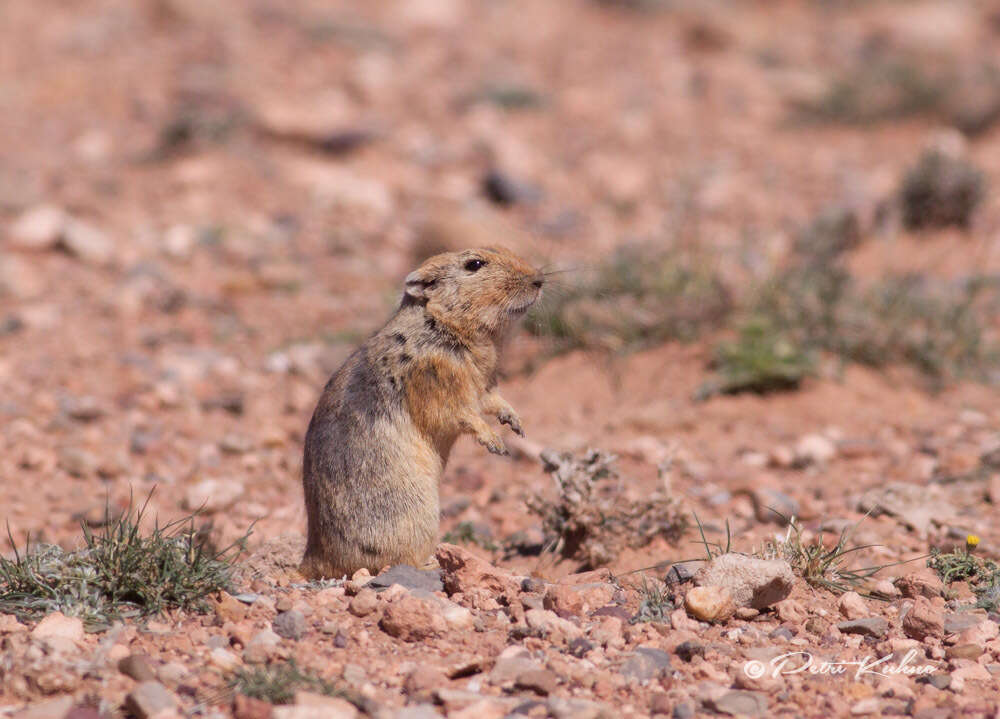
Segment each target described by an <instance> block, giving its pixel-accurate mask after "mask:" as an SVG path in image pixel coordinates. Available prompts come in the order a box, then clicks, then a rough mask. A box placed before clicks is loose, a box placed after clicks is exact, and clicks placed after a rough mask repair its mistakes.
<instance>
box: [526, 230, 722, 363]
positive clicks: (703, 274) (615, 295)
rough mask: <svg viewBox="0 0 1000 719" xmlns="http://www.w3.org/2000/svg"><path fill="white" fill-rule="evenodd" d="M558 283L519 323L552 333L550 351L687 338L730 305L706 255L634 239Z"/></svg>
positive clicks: (630, 346)
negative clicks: (572, 280) (572, 279)
mask: <svg viewBox="0 0 1000 719" xmlns="http://www.w3.org/2000/svg"><path fill="white" fill-rule="evenodd" d="M562 289H563V291H562V293H561V294H558V295H556V296H555V297H554V299H552V300H549V301H546V302H543V303H542V304H541V305H540V306H537V307H536V308H533V309H532V310H531V312H530V313H529V315H528V319H527V322H526V327H527V329H528V331H530V332H532V333H533V334H536V335H539V336H542V337H548V338H550V339H552V340H553V341H554V342H555V345H556V351H569V350H572V349H579V348H601V349H606V350H611V351H622V350H629V349H636V348H641V347H646V346H650V345H654V344H657V343H661V342H665V341H667V340H680V341H690V340H693V339H695V338H697V337H698V336H699V335H700V334H701V333H702V332H704V331H705V330H707V329H710V328H714V327H718V326H719V325H721V324H722V322H723V321H724V320H725V319H726V317H728V315H729V313H730V311H731V309H732V301H731V298H730V294H729V292H728V291H727V289H726V288H725V286H724V285H723V284H722V281H721V280H720V279H719V277H718V275H717V274H716V273H715V272H713V271H712V270H711V269H710V268H709V267H708V266H707V264H706V263H705V262H699V261H697V260H696V259H692V258H690V257H684V256H682V255H680V254H679V253H677V252H663V251H661V250H652V249H649V248H644V247H638V246H630V247H625V248H621V249H619V250H618V251H616V252H615V254H614V255H613V256H612V258H611V259H610V260H609V261H608V262H606V263H604V264H602V265H600V266H598V267H596V268H595V269H594V270H593V271H592V272H591V273H589V277H584V279H582V280H580V281H579V282H578V283H577V284H576V285H574V286H570V287H566V288H562Z"/></svg>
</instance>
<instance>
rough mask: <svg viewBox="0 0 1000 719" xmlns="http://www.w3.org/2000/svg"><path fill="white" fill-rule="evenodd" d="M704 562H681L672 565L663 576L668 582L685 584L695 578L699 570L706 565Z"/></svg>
mask: <svg viewBox="0 0 1000 719" xmlns="http://www.w3.org/2000/svg"><path fill="white" fill-rule="evenodd" d="M704 564H705V563H704V562H702V561H696V562H679V563H677V564H674V565H672V566H671V567H670V571H668V572H667V575H666V576H665V577H664V578H663V581H664V582H666V583H667V584H684V583H685V582H690V581H691V580H692V579H694V576H695V574H696V573H697V571H698V570H699V569H700V568H701V567H702V566H704Z"/></svg>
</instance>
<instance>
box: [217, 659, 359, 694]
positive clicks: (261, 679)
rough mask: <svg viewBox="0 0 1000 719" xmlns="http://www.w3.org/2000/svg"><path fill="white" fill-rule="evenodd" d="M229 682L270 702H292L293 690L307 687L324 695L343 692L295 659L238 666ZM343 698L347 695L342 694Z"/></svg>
mask: <svg viewBox="0 0 1000 719" xmlns="http://www.w3.org/2000/svg"><path fill="white" fill-rule="evenodd" d="M230 685H231V686H232V688H233V690H234V691H235V692H236V693H237V694H243V695H244V696H248V697H250V698H251V699H262V700H264V701H266V702H270V703H271V704H291V703H292V701H293V700H294V699H295V692H297V691H309V692H315V693H317V694H325V695H326V696H341V697H343V696H345V692H344V691H343V690H341V689H339V688H337V687H336V686H334V685H333V684H331V683H330V682H327V681H326V680H324V679H321V678H320V677H316V676H313V675H312V674H308V673H306V672H304V671H302V670H301V669H299V667H298V666H297V665H296V664H295V662H294V661H288V662H282V663H280V664H272V665H271V666H267V667H254V668H245V669H240V670H239V671H238V672H237V673H236V674H235V675H234V676H233V678H232V680H231V682H230ZM345 698H346V697H345Z"/></svg>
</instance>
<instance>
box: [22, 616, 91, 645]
mask: <svg viewBox="0 0 1000 719" xmlns="http://www.w3.org/2000/svg"><path fill="white" fill-rule="evenodd" d="M31 636H32V638H33V639H67V640H69V641H73V642H78V641H80V640H81V639H83V622H82V621H81V620H80V619H78V618H77V617H67V616H66V615H64V614H63V613H62V612H53V613H52V614H49V615H48V616H46V617H45V618H44V619H42V621H40V622H39V623H38V625H37V626H36V627H35V628H34V629H32V630H31Z"/></svg>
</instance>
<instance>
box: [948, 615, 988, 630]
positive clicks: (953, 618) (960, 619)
mask: <svg viewBox="0 0 1000 719" xmlns="http://www.w3.org/2000/svg"><path fill="white" fill-rule="evenodd" d="M982 621H983V615H982V614H973V613H972V612H953V613H951V614H945V615H944V625H943V631H944V633H945V634H961V633H962V632H964V631H965V630H967V629H971V628H972V627H975V626H977V625H978V624H979V623H980V622H982Z"/></svg>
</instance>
